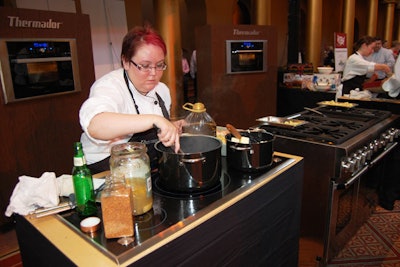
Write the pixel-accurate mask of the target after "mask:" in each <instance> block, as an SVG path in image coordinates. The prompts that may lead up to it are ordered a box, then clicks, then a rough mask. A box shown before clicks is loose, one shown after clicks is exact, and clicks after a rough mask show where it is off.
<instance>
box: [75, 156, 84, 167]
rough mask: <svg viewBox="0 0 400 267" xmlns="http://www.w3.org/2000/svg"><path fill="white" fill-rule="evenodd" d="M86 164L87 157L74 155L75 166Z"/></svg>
mask: <svg viewBox="0 0 400 267" xmlns="http://www.w3.org/2000/svg"><path fill="white" fill-rule="evenodd" d="M85 164H86V160H85V157H74V166H83V165H85Z"/></svg>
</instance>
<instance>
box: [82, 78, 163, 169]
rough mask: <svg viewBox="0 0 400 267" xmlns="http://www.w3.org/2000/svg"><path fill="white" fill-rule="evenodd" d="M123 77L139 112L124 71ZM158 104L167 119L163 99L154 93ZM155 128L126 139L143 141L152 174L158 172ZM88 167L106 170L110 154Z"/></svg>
mask: <svg viewBox="0 0 400 267" xmlns="http://www.w3.org/2000/svg"><path fill="white" fill-rule="evenodd" d="M124 79H125V83H126V86H127V88H128V91H129V93H130V95H131V97H132V100H133V104H134V105H135V109H136V112H137V114H140V112H139V107H138V106H137V105H136V101H135V98H134V97H133V94H132V92H131V90H130V89H129V81H128V75H127V74H126V72H125V71H124ZM156 96H157V100H158V104H159V105H160V107H161V111H162V113H163V116H164V118H166V119H167V120H169V114H168V111H167V109H166V108H165V103H164V100H162V98H161V97H160V95H159V94H157V93H156ZM157 130H158V129H156V128H151V129H149V130H147V131H145V132H141V133H136V134H134V135H132V137H131V138H130V139H129V140H128V142H141V143H144V144H145V145H146V147H147V155H149V158H150V168H151V174H152V176H153V175H154V174H156V173H157V172H158V152H157V150H156V149H155V147H154V144H155V143H156V142H157V141H158V136H157ZM88 168H89V169H90V171H91V172H92V173H100V172H103V171H106V170H109V169H110V156H108V157H107V158H105V159H103V160H101V161H98V162H95V163H93V164H90V165H88Z"/></svg>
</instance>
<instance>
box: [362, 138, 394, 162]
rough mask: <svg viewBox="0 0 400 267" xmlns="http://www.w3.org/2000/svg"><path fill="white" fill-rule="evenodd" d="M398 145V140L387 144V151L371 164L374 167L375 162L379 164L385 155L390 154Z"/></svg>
mask: <svg viewBox="0 0 400 267" xmlns="http://www.w3.org/2000/svg"><path fill="white" fill-rule="evenodd" d="M397 145H398V143H397V142H394V143H392V144H391V145H390V146H387V147H386V148H385V151H383V152H382V153H381V154H379V155H378V156H377V157H376V158H374V160H372V161H371V162H370V163H369V165H370V166H371V167H372V166H374V165H375V164H377V163H378V162H379V161H380V160H381V159H382V158H383V157H385V156H386V155H387V154H389V153H390V152H391V151H392V150H393V149H394V148H395V147H396V146H397Z"/></svg>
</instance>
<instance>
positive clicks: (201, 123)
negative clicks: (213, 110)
mask: <svg viewBox="0 0 400 267" xmlns="http://www.w3.org/2000/svg"><path fill="white" fill-rule="evenodd" d="M182 107H183V109H185V110H188V111H190V113H189V114H188V115H187V116H186V118H185V122H184V124H183V127H182V132H183V133H189V134H202V135H211V136H216V135H217V124H216V123H215V121H214V120H213V118H211V116H210V115H209V114H208V113H207V112H206V107H205V106H204V104H203V103H195V104H192V103H185V104H184V105H183V106H182Z"/></svg>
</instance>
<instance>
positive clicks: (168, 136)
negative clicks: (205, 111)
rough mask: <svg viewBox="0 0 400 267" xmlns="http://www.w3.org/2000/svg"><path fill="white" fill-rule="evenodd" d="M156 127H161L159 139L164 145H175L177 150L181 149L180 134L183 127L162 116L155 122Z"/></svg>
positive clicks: (158, 134)
mask: <svg viewBox="0 0 400 267" xmlns="http://www.w3.org/2000/svg"><path fill="white" fill-rule="evenodd" d="M155 125H156V127H157V128H158V129H159V131H158V133H157V136H158V139H159V140H160V141H161V142H162V143H163V145H164V146H167V147H169V146H174V148H175V152H178V150H179V149H180V143H179V136H180V133H181V132H182V129H179V126H178V127H177V126H176V125H175V124H174V123H172V122H170V121H169V120H167V119H165V118H163V117H160V119H159V120H158V121H157V122H156V123H155Z"/></svg>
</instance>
